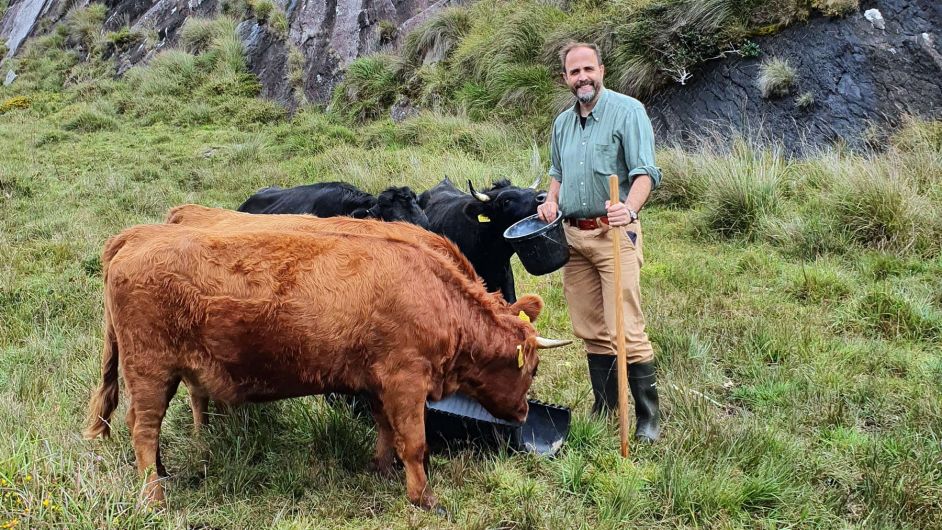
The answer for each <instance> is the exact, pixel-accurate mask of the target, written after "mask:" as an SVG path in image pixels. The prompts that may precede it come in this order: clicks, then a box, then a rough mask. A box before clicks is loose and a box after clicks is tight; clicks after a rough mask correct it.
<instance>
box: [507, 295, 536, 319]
mask: <svg viewBox="0 0 942 530" xmlns="http://www.w3.org/2000/svg"><path fill="white" fill-rule="evenodd" d="M510 310H511V312H512V313H513V314H515V315H516V314H518V313H520V312H521V311H523V312H524V313H526V315H527V316H528V317H530V321H531V322H536V317H538V316H540V311H542V310H543V299H542V298H540V297H539V296H537V295H535V294H528V295H525V296H524V297H523V298H521V299H519V300H517V301H516V302H514V304H513V305H512V306H510Z"/></svg>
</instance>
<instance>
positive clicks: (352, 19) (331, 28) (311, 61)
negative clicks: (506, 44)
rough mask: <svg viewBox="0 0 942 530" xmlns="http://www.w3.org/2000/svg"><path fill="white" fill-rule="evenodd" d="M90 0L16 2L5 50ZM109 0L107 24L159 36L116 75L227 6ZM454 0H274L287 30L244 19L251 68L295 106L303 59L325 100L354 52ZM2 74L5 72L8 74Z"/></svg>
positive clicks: (206, 1) (2, 28)
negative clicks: (293, 58)
mask: <svg viewBox="0 0 942 530" xmlns="http://www.w3.org/2000/svg"><path fill="white" fill-rule="evenodd" d="M87 3H88V0H78V1H75V0H11V1H10V5H9V7H8V8H7V11H6V12H5V14H4V15H3V19H2V21H0V42H2V41H5V42H6V47H7V49H8V52H7V55H8V56H11V55H13V54H15V53H16V52H17V51H18V50H19V49H20V48H21V47H22V45H23V43H24V41H25V39H27V38H28V37H30V36H32V35H36V34H38V33H41V32H42V31H44V30H46V29H48V28H50V27H52V25H54V24H55V23H56V22H57V21H59V20H61V18H62V17H63V16H64V15H65V13H66V12H67V11H68V10H69V9H71V8H72V7H73V6H76V5H86V4H87ZM104 3H105V5H107V6H108V18H107V20H106V22H105V26H106V29H116V28H119V27H121V26H124V25H129V26H130V27H131V29H132V30H136V31H140V32H141V33H145V34H155V35H156V37H157V38H156V39H153V40H152V41H148V42H142V43H141V44H139V45H138V46H137V47H135V48H134V49H132V50H130V51H128V52H126V53H124V54H123V55H122V56H121V57H120V58H119V66H118V73H119V74H120V73H122V72H123V71H124V70H126V69H127V68H128V67H130V66H132V65H133V64H136V63H138V62H140V61H141V60H146V59H147V58H149V57H150V56H152V55H153V54H154V53H156V52H157V51H159V50H160V49H162V48H165V47H167V46H172V45H173V44H175V42H176V40H177V34H178V32H179V30H180V28H181V27H182V26H183V23H184V21H185V20H186V19H187V18H189V17H194V16H211V15H213V14H216V13H218V12H220V11H221V10H223V9H225V8H226V7H227V6H226V0H157V1H156V2H155V1H151V0H104ZM453 3H457V0H437V1H435V0H274V4H275V5H276V8H277V9H279V10H281V12H283V13H284V15H285V19H286V20H287V23H288V30H287V32H286V35H283V36H281V35H278V34H277V33H276V32H274V31H272V30H271V28H270V25H269V24H264V23H261V21H259V20H258V19H257V18H255V17H254V16H252V15H251V12H249V18H247V19H246V20H244V21H243V22H242V23H241V24H240V25H239V34H240V36H241V37H242V40H243V43H244V44H245V47H246V55H247V58H248V62H249V65H250V68H251V69H252V71H253V72H254V73H256V74H258V76H259V77H260V78H261V81H262V86H263V90H262V95H263V96H265V97H269V98H272V99H276V100H279V101H281V102H283V103H285V104H288V105H293V104H295V103H296V102H295V101H294V100H293V95H292V90H291V87H290V86H289V80H288V57H289V52H291V51H292V49H293V50H296V52H299V53H300V56H301V57H302V58H303V73H304V75H303V92H304V94H305V96H306V97H307V99H309V100H311V101H320V102H323V101H326V100H327V99H329V97H330V93H331V90H332V89H333V87H334V85H335V84H336V83H337V82H338V81H339V80H340V78H341V76H342V74H343V70H344V68H345V67H346V66H347V65H348V64H349V63H350V62H351V61H353V60H354V59H356V58H357V57H359V56H361V55H364V54H367V53H372V52H375V51H378V50H379V49H380V48H381V46H383V45H384V44H386V42H387V41H389V40H390V35H389V33H392V34H393V36H394V35H395V34H399V33H405V32H407V31H408V30H409V29H411V28H413V27H415V25H416V24H418V23H420V22H421V21H422V20H425V19H426V18H427V17H428V16H430V14H431V13H435V12H437V11H439V10H440V9H442V8H444V7H446V6H448V5H451V4H453ZM3 73H4V75H5V74H6V72H5V71H4V72H3Z"/></svg>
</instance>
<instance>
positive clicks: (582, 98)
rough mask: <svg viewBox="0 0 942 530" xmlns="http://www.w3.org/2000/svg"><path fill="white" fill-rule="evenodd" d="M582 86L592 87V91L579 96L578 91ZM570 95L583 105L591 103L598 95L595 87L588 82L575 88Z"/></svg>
mask: <svg viewBox="0 0 942 530" xmlns="http://www.w3.org/2000/svg"><path fill="white" fill-rule="evenodd" d="M584 86H588V87H592V90H591V91H589V92H587V93H585V94H584V95H581V96H580V95H579V89H580V88H582V87H584ZM572 93H573V94H574V95H575V96H576V99H578V100H579V102H580V103H583V104H585V103H591V102H592V100H593V99H595V96H596V95H597V94H598V88H597V87H596V86H595V83H593V82H591V81H590V82H588V83H585V84H583V85H579V86H577V87H576V88H575V90H573V91H572Z"/></svg>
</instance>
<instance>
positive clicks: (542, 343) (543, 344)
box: [536, 336, 572, 350]
mask: <svg viewBox="0 0 942 530" xmlns="http://www.w3.org/2000/svg"><path fill="white" fill-rule="evenodd" d="M567 344H572V341H571V340H568V339H566V340H559V339H546V338H543V337H540V336H537V338H536V347H537V349H540V350H546V349H549V348H559V347H560V346H566V345H567Z"/></svg>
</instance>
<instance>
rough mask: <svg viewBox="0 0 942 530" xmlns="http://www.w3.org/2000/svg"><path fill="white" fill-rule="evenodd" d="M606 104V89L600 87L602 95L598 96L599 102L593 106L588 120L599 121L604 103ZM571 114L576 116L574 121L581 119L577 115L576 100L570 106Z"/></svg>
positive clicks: (577, 104) (577, 102) (577, 106)
mask: <svg viewBox="0 0 942 530" xmlns="http://www.w3.org/2000/svg"><path fill="white" fill-rule="evenodd" d="M607 102H608V89H607V88H605V87H604V86H603V87H602V95H600V96H599V100H598V101H596V102H595V106H594V107H592V112H590V113H589V116H588V117H589V118H592V119H594V120H595V121H599V118H601V117H602V113H603V112H604V111H605V103H607ZM572 112H573V114H575V115H576V119H579V118H581V117H582V115H581V114H579V100H578V99H576V102H575V103H573V105H572Z"/></svg>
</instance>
